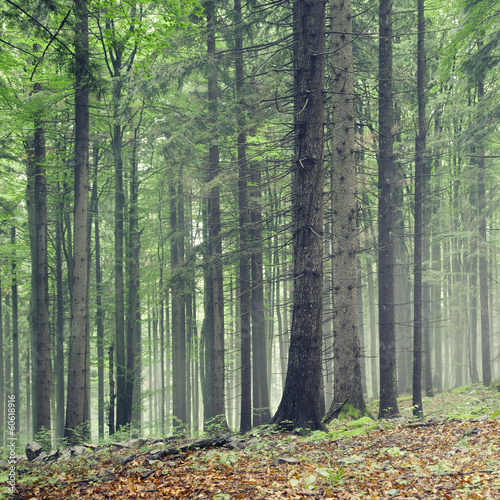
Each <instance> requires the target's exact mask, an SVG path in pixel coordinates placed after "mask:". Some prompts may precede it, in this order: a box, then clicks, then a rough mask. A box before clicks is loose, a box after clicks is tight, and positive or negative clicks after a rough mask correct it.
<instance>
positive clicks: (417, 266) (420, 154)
mask: <svg viewBox="0 0 500 500" xmlns="http://www.w3.org/2000/svg"><path fill="white" fill-rule="evenodd" d="M424 35H425V26H424V0H418V42H417V98H418V130H417V136H416V139H415V235H414V241H413V245H414V269H413V274H414V281H413V386H412V387H413V392H412V395H413V399H412V402H413V415H414V416H415V417H422V415H423V406H422V331H423V293H422V292H423V288H422V287H423V282H422V271H423V269H422V268H423V260H424V255H423V248H424V246H423V243H424V224H423V211H424V208H423V195H424V154H425V136H426V123H425V95H424V90H425V88H424V85H425V53H424Z"/></svg>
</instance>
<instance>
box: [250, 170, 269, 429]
mask: <svg viewBox="0 0 500 500" xmlns="http://www.w3.org/2000/svg"><path fill="white" fill-rule="evenodd" d="M250 170H251V172H250V177H251V184H252V187H251V199H252V202H251V206H250V222H251V227H252V230H251V233H250V236H251V252H252V258H251V267H252V284H251V288H252V298H251V302H252V303H251V315H252V382H253V425H254V426H258V425H261V424H263V423H265V422H268V421H269V420H270V418H271V412H270V409H269V391H268V378H267V372H268V367H267V366H268V365H267V359H268V353H267V350H266V320H265V305H264V266H263V241H262V206H261V201H260V200H261V196H262V188H261V172H260V165H259V164H258V163H257V162H251V167H250Z"/></svg>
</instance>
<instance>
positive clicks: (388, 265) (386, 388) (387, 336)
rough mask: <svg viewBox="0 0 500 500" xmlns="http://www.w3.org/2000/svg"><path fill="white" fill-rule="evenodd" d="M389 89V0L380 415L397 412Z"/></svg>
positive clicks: (384, 55) (384, 24) (383, 47)
mask: <svg viewBox="0 0 500 500" xmlns="http://www.w3.org/2000/svg"><path fill="white" fill-rule="evenodd" d="M392 127H393V91H392V0H380V3H379V155H378V172H379V180H378V182H379V202H378V221H379V228H378V230H379V233H378V234H379V235H378V246H379V250H378V259H379V266H378V283H379V288H378V291H379V294H378V296H379V306H378V307H379V339H380V344H379V357H380V366H379V371H380V408H379V418H386V417H389V416H395V415H398V414H399V410H398V404H397V399H396V396H397V393H396V338H395V325H394V234H393V232H394V158H393V136H392Z"/></svg>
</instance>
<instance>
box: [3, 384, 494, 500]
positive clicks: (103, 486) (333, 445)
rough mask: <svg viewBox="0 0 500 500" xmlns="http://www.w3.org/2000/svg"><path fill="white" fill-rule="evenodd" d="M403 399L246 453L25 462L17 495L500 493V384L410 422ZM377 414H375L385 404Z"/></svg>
mask: <svg viewBox="0 0 500 500" xmlns="http://www.w3.org/2000/svg"><path fill="white" fill-rule="evenodd" d="M398 401H399V403H398V404H399V410H400V414H401V417H400V418H397V419H391V420H371V419H369V418H368V417H365V418H363V419H360V420H353V421H342V422H339V421H333V423H332V424H331V425H329V429H330V432H328V433H322V432H315V433H313V434H311V435H309V436H308V437H299V436H296V435H292V434H277V433H270V432H267V433H266V432H264V433H262V432H254V433H253V434H252V435H246V436H242V437H241V438H242V439H245V447H244V448H243V449H239V450H238V449H232V450H229V449H225V448H223V447H208V448H204V449H195V450H190V451H184V452H180V453H177V454H175V455H173V456H167V457H164V458H162V459H159V460H152V459H151V449H150V448H147V447H142V448H140V449H137V450H135V451H134V453H133V454H132V455H131V453H132V451H131V450H130V449H128V450H117V451H116V452H112V453H110V452H109V451H106V452H102V453H101V452H99V451H96V452H93V453H90V454H87V455H85V456H84V457H78V458H75V459H73V460H71V461H66V462H56V463H52V464H43V465H37V464H34V463H28V462H19V463H18V465H17V467H18V470H17V476H18V477H17V479H16V486H17V492H16V494H14V495H13V496H11V497H10V498H15V499H21V498H22V499H37V500H42V499H71V498H78V499H80V500H84V499H93V500H100V499H110V498H122V499H142V498H145V499H160V498H162V499H178V498H188V499H209V498H210V499H219V500H223V499H237V498H242V499H256V498H262V499H310V498H331V499H351V498H363V499H378V498H381V499H382V498H393V499H398V498H415V499H423V498H425V499H465V498H470V499H499V498H500V418H498V416H499V415H500V393H499V392H498V391H497V389H496V388H493V389H492V388H490V389H485V388H481V387H477V386H475V387H467V388H461V389H456V390H455V391H453V392H447V393H443V394H439V395H437V396H436V397H434V398H424V401H423V405H424V410H425V413H426V417H425V418H424V419H423V420H422V421H414V420H413V419H412V418H411V397H406V398H401V399H399V400H398ZM370 410H371V413H372V414H373V415H377V401H370ZM163 448H165V444H163ZM158 449H159V448H158V447H156V448H155V450H158ZM124 457H125V458H124ZM4 498H5V497H4ZM7 498H9V497H8V496H7Z"/></svg>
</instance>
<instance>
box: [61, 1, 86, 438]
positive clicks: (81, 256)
mask: <svg viewBox="0 0 500 500" xmlns="http://www.w3.org/2000/svg"><path fill="white" fill-rule="evenodd" d="M75 16H76V22H77V27H76V31H75V51H76V54H77V55H78V61H77V64H76V74H75V190H74V196H75V206H74V214H75V218H74V227H75V230H74V246H73V249H74V259H73V262H74V267H73V282H72V284H71V287H72V297H71V299H72V300H71V334H70V352H69V358H68V371H69V375H68V397H67V407H66V429H65V437H66V438H68V439H69V440H70V442H77V441H79V440H81V439H82V434H81V432H82V431H83V429H82V426H83V424H84V421H85V397H86V380H85V376H86V370H87V366H86V365H87V363H86V362H87V358H86V354H87V351H86V349H87V335H88V330H87V327H88V322H87V319H88V317H87V315H88V308H87V299H88V258H89V255H88V254H89V240H88V238H89V232H88V225H89V165H88V156H89V89H88V84H87V78H88V75H87V71H88V61H89V54H88V49H89V33H88V6H87V0H77V1H76V2H75Z"/></svg>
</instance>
